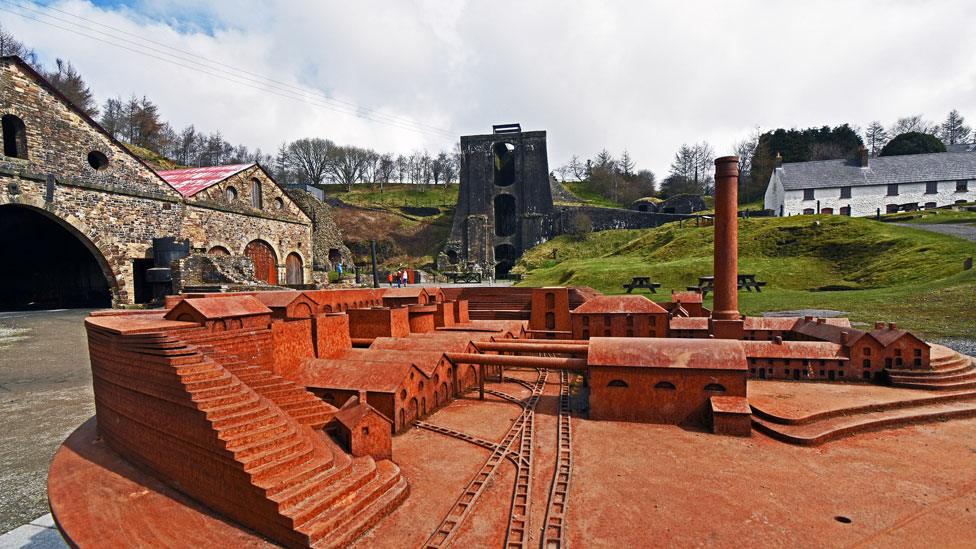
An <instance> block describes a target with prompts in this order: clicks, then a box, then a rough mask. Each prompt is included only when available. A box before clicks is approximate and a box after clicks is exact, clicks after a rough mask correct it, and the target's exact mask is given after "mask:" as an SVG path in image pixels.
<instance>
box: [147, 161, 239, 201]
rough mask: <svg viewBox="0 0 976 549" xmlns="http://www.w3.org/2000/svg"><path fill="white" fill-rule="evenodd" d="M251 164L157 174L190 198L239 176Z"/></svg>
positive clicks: (169, 171)
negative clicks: (233, 176)
mask: <svg viewBox="0 0 976 549" xmlns="http://www.w3.org/2000/svg"><path fill="white" fill-rule="evenodd" d="M256 165H257V164H255V163H253V162H252V163H250V164H229V165H227V166H207V167H203V168H186V169H182V170H162V171H159V172H157V173H158V174H159V176H160V177H162V178H163V179H165V180H166V182H167V183H169V184H170V185H171V186H172V187H173V188H174V189H176V190H177V191H178V192H179V193H180V194H181V195H183V196H184V197H186V198H189V197H191V196H193V195H195V194H197V193H198V192H200V191H202V190H204V189H207V188H210V187H212V186H214V185H216V184H217V183H220V182H221V181H223V180H225V179H227V178H228V177H230V176H232V175H235V174H238V173H240V172H242V171H244V170H246V169H248V168H250V167H252V166H256Z"/></svg>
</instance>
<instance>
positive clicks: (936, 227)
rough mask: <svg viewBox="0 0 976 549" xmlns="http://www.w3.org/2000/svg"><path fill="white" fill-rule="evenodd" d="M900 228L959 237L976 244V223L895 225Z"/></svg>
mask: <svg viewBox="0 0 976 549" xmlns="http://www.w3.org/2000/svg"><path fill="white" fill-rule="evenodd" d="M895 225H898V226H899V227H910V228H912V229H919V230H922V231H930V232H933V233H939V234H947V235H949V236H958V237H959V238H965V239H966V240H972V241H974V242H976V223H937V224H936V223H932V224H922V223H895Z"/></svg>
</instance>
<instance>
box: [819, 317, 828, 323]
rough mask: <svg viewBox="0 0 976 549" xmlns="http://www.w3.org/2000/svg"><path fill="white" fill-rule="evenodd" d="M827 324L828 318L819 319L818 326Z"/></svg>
mask: <svg viewBox="0 0 976 549" xmlns="http://www.w3.org/2000/svg"><path fill="white" fill-rule="evenodd" d="M826 323H827V319H826V318H818V319H817V324H826Z"/></svg>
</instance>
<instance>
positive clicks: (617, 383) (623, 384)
mask: <svg viewBox="0 0 976 549" xmlns="http://www.w3.org/2000/svg"><path fill="white" fill-rule="evenodd" d="M607 387H621V388H624V389H626V388H627V387H630V385H627V382H626V381H624V380H622V379H615V380H613V381H611V382H610V383H607Z"/></svg>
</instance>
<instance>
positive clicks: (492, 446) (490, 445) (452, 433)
mask: <svg viewBox="0 0 976 549" xmlns="http://www.w3.org/2000/svg"><path fill="white" fill-rule="evenodd" d="M413 424H414V426H415V427H419V428H421V429H426V430H428V431H433V432H435V433H440V434H442V435H444V436H449V437H454V438H456V439H460V440H463V441H465V442H470V443H471V444H474V445H475V446H481V447H482V448H487V449H489V450H491V451H492V452H494V451H495V450H497V449H498V447H499V446H501V445H500V444H499V443H497V442H492V441H490V440H485V439H483V438H479V437H476V436H474V435H469V434H467V433H462V432H461V431H457V430H455V429H451V428H449V427H441V426H440V425H434V424H433V423H427V422H426V421H415V422H413ZM506 457H508V458H509V459H511V460H512V463H516V460H517V459H518V458H517V455H516V454H515V452H508V454H507V455H506Z"/></svg>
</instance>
